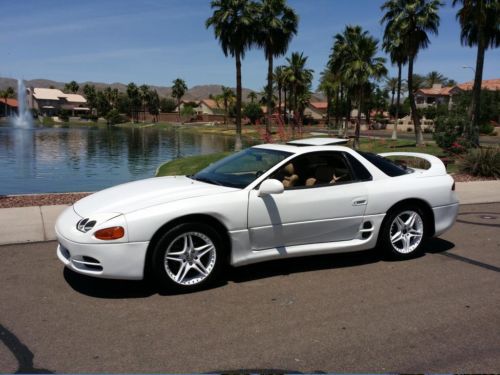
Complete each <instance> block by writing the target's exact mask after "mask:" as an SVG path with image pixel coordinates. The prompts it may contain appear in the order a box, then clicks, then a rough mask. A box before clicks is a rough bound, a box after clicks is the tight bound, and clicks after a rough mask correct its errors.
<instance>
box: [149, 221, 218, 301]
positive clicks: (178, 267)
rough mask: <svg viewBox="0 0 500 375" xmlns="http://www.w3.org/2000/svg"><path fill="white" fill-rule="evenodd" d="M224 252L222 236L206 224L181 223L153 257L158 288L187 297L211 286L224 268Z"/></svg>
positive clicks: (166, 237) (165, 236)
mask: <svg viewBox="0 0 500 375" xmlns="http://www.w3.org/2000/svg"><path fill="white" fill-rule="evenodd" d="M226 254H227V250H226V249H225V246H224V241H222V238H221V236H220V235H219V234H218V233H217V232H216V231H215V230H214V229H212V227H210V226H209V225H207V224H204V223H183V224H179V225H177V226H175V227H173V228H172V229H170V230H168V231H167V232H166V233H165V234H164V235H163V236H162V237H161V238H160V240H159V241H158V243H157V244H156V246H155V248H154V250H153V254H152V263H151V266H152V271H153V276H154V279H155V281H156V282H157V284H158V286H159V287H160V288H161V289H163V290H166V291H169V292H176V293H177V292H179V293H186V292H192V291H196V290H200V289H204V288H206V287H208V286H210V285H212V284H213V283H214V282H215V281H216V280H217V279H218V277H219V275H220V273H221V271H222V269H223V268H224V266H225V265H226V263H227V261H226V259H227V256H226Z"/></svg>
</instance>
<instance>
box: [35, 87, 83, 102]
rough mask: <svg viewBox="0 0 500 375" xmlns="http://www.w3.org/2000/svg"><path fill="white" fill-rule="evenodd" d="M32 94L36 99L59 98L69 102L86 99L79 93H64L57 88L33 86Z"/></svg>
mask: <svg viewBox="0 0 500 375" xmlns="http://www.w3.org/2000/svg"><path fill="white" fill-rule="evenodd" d="M33 96H34V97H35V99H38V100H60V99H66V100H67V101H68V102H71V103H87V100H86V99H85V98H84V97H83V96H82V95H79V94H65V93H64V92H62V91H61V90H58V89H45V88H40V87H35V88H34V89H33Z"/></svg>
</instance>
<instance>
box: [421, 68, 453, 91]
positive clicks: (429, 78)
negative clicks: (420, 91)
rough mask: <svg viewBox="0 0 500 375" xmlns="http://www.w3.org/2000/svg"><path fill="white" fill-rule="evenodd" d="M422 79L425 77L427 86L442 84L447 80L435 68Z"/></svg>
mask: <svg viewBox="0 0 500 375" xmlns="http://www.w3.org/2000/svg"><path fill="white" fill-rule="evenodd" d="M424 79H425V85H426V86H427V87H432V86H433V85H436V84H439V85H443V86H444V85H446V83H447V82H448V78H446V77H445V76H444V75H442V74H441V73H439V72H437V71H435V70H433V71H432V72H429V73H427V74H426V76H425V77H424Z"/></svg>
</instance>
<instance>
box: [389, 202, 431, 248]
mask: <svg viewBox="0 0 500 375" xmlns="http://www.w3.org/2000/svg"><path fill="white" fill-rule="evenodd" d="M389 235H390V242H391V245H392V247H393V248H394V250H395V251H397V252H398V253H400V254H409V253H411V252H413V251H414V250H416V249H417V247H418V245H419V244H420V242H422V238H423V236H424V222H423V220H422V217H421V216H420V214H419V213H418V212H416V211H411V210H408V211H403V212H401V213H399V214H398V215H397V216H396V217H395V218H394V220H393V221H392V223H391V226H390V231H389Z"/></svg>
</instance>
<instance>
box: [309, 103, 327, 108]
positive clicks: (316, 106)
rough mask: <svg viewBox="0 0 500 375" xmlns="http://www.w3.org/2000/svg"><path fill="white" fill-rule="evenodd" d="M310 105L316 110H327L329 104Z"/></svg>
mask: <svg viewBox="0 0 500 375" xmlns="http://www.w3.org/2000/svg"><path fill="white" fill-rule="evenodd" d="M309 105H310V106H311V107H313V108H315V109H327V108H328V102H310V103H309Z"/></svg>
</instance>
